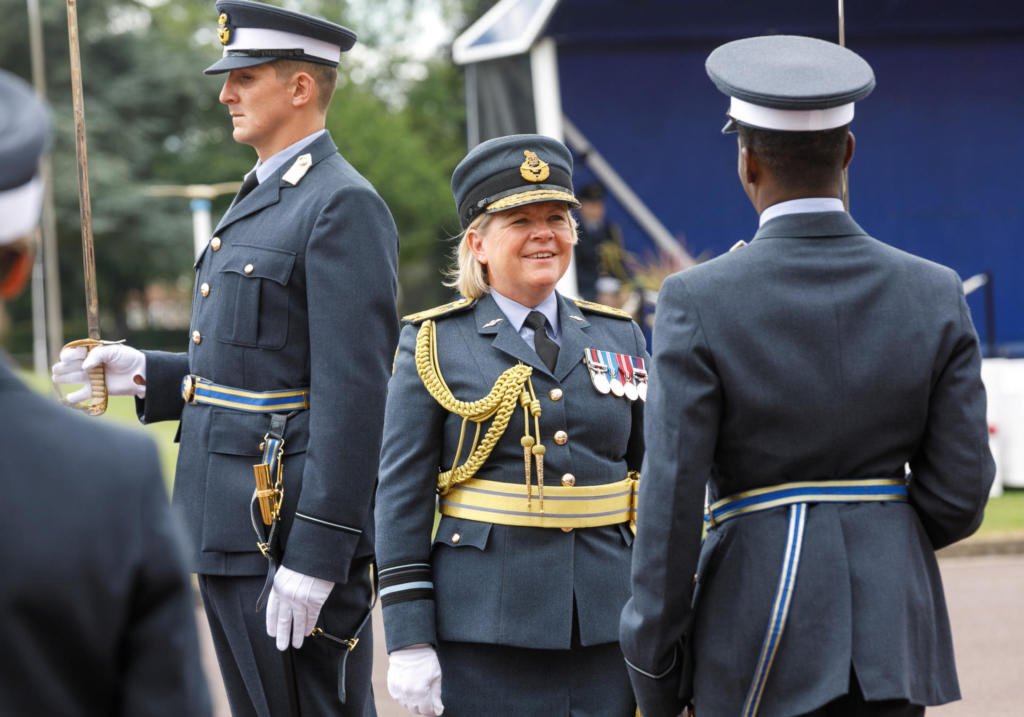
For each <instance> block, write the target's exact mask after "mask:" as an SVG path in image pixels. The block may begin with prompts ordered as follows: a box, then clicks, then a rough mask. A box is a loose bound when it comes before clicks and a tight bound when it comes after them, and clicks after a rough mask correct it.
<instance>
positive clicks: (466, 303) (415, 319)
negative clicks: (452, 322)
mask: <svg viewBox="0 0 1024 717" xmlns="http://www.w3.org/2000/svg"><path fill="white" fill-rule="evenodd" d="M475 303H476V301H474V300H472V299H459V300H458V301H450V302H448V303H447V304H441V305H440V306H435V307H434V308H432V309H426V310H425V311H418V312H416V313H415V314H408V315H407V316H403V317H402V321H407V322H408V323H410V324H418V323H420V322H421V321H426V320H427V319H436V318H438V317H441V316H447V315H448V314H454V313H457V312H459V311H463V310H465V309H468V308H469V307H471V306H472V305H473V304H475Z"/></svg>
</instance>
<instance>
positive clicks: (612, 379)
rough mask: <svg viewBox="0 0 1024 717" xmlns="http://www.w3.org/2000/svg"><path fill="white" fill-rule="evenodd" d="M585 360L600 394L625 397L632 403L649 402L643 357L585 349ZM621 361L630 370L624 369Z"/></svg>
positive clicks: (591, 378) (592, 380)
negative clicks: (638, 400)
mask: <svg viewBox="0 0 1024 717" xmlns="http://www.w3.org/2000/svg"><path fill="white" fill-rule="evenodd" d="M583 359H584V363H586V365H587V370H589V371H590V380H591V382H592V383H593V384H594V388H596V389H597V392H598V393H603V394H608V393H611V394H612V395H613V396H617V397H619V398H622V397H623V396H625V397H626V398H628V399H629V400H630V401H635V400H636V399H638V398H639V399H640V400H641V401H646V400H647V366H646V363H645V362H644V359H643V358H642V357H640V356H628V355H626V354H617V353H613V352H611V351H600V350H596V349H584V351H583ZM620 360H622V362H623V363H624V364H625V366H626V367H628V368H624V367H623V366H622V365H621V364H620Z"/></svg>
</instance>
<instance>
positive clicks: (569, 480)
mask: <svg viewBox="0 0 1024 717" xmlns="http://www.w3.org/2000/svg"><path fill="white" fill-rule="evenodd" d="M562 485H564V486H565V487H566V488H572V487H573V486H574V485H576V476H574V475H573V474H572V473H566V474H565V475H564V476H562Z"/></svg>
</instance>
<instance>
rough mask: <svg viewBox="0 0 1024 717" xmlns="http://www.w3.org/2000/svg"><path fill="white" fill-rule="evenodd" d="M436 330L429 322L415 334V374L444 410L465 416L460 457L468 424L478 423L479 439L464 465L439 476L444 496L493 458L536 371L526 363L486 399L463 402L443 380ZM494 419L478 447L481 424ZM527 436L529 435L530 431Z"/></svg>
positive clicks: (504, 375)
mask: <svg viewBox="0 0 1024 717" xmlns="http://www.w3.org/2000/svg"><path fill="white" fill-rule="evenodd" d="M436 331H437V329H436V325H435V323H434V322H433V321H430V320H427V321H424V322H423V324H422V325H421V326H420V329H419V332H418V333H417V334H416V351H415V354H414V357H415V361H416V372H417V373H418V374H419V377H420V380H421V381H423V385H424V387H426V389H427V392H428V393H430V395H431V396H432V397H433V399H434V400H435V401H437V402H438V403H439V404H440V405H441V406H442V407H443V408H444V409H445V410H447V411H449V412H451V413H454V414H455V415H457V416H462V418H463V419H465V420H464V421H463V425H462V431H463V435H462V436H460V440H459V445H460V449H459V452H460V454H461V446H462V439H463V438H464V437H465V430H466V423H465V421H466V420H468V421H472V422H473V423H475V424H476V437H475V438H474V440H473V446H472V448H471V449H470V452H469V456H468V457H467V458H466V462H465V463H463V464H462V465H453V466H452V468H451V470H447V471H442V472H441V473H439V474H438V477H437V487H438V490H439V491H440V492H441V493H442V494H444V493H446V492H447V491H448V489H449V488H451V487H452V486H453V485H458V484H459V483H462V482H463V481H466V480H469V479H470V478H472V477H473V476H474V475H476V472H477V471H478V470H479V469H480V467H481V466H482V465H483V464H484V462H485V461H486V460H487V459H488V458H489V457H490V455H491V451H493V450H494V446H495V445H497V443H498V440H499V439H500V438H501V436H502V435H503V434H504V433H505V429H506V428H507V427H508V422H509V419H510V418H511V417H512V413H513V412H514V411H515V407H516V403H517V401H519V399H520V396H521V395H522V394H523V393H525V391H524V390H523V386H524V384H527V383H528V381H529V379H530V374H531V373H532V372H533V369H532V368H531V367H529V366H525V365H523V364H517V365H515V366H512V367H511V368H509V369H506V370H505V371H503V372H502V374H501V375H500V376H499V377H498V380H497V381H495V383H494V386H493V387H492V388H491V391H490V393H488V394H487V395H486V396H484V397H483V398H481V399H479V400H477V401H472V402H465V401H460V400H458V399H457V398H455V396H454V395H453V394H452V392H451V389H450V388H448V385H447V384H446V383H445V381H444V377H443V376H442V375H441V368H440V364H439V363H438V360H437V343H436V340H435V339H436ZM531 393H532V387H531ZM492 418H493V419H494V420H493V421H491V425H490V427H489V428H488V429H487V432H486V434H485V435H484V437H483V440H482V441H480V442H479V445H478V444H477V439H478V438H479V436H480V426H481V424H482V423H483V422H484V421H486V420H489V419H492ZM527 434H529V431H528V430H527ZM539 435H540V434H538V436H539ZM531 440H532V439H531ZM456 463H457V460H456ZM528 478H529V476H528Z"/></svg>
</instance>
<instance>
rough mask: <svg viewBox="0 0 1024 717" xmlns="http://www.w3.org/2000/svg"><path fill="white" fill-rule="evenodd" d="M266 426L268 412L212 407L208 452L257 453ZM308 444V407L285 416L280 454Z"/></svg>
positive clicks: (245, 454)
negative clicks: (286, 418)
mask: <svg viewBox="0 0 1024 717" xmlns="http://www.w3.org/2000/svg"><path fill="white" fill-rule="evenodd" d="M268 430H270V415H269V414H262V413H245V412H244V411H229V410H225V409H222V408H214V409H213V413H212V414H211V416H210V439H209V441H210V444H209V445H210V448H209V450H210V453H223V454H227V455H231V456H260V455H263V451H262V450H261V449H260V443H262V442H263V437H264V436H265V435H267V431H268ZM308 445H309V411H302V412H301V413H298V414H296V415H295V416H293V417H292V418H290V419H288V423H287V424H286V425H285V431H284V454H285V455H289V454H291V453H301V452H302V451H305V450H306V446H308Z"/></svg>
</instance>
